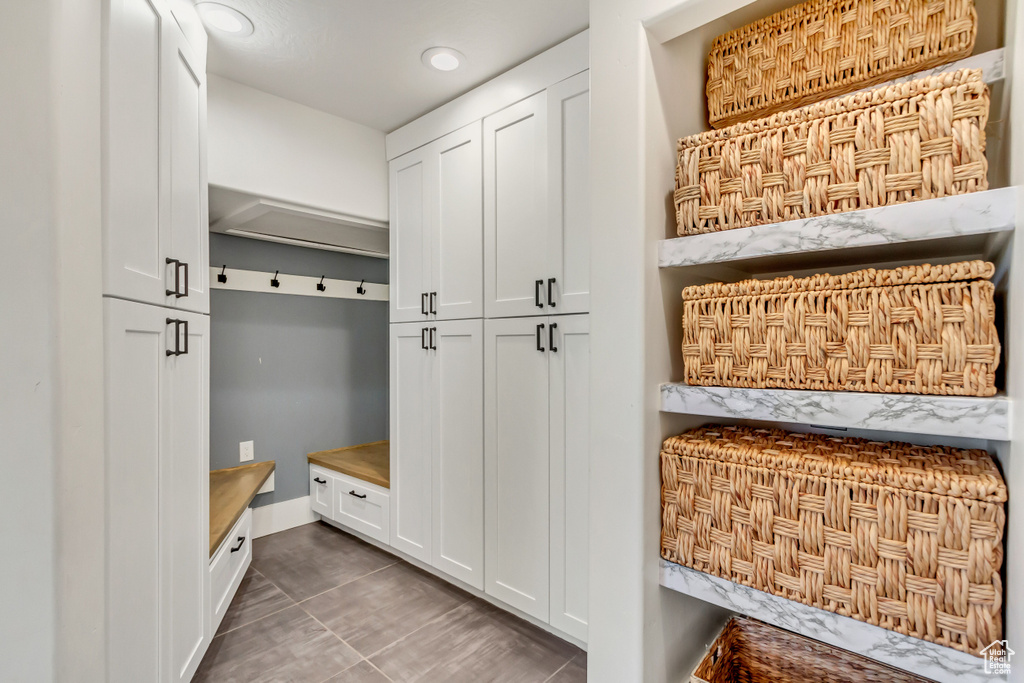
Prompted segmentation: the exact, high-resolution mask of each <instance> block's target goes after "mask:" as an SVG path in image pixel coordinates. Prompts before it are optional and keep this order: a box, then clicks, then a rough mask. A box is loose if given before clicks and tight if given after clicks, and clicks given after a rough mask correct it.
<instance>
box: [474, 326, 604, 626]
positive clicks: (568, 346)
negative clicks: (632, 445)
mask: <svg viewBox="0 0 1024 683" xmlns="http://www.w3.org/2000/svg"><path fill="white" fill-rule="evenodd" d="M485 339H486V345H485V353H484V356H485V363H484V367H485V375H484V386H485V398H484V411H485V430H484V431H485V448H484V453H485V470H484V471H485V473H486V478H485V482H486V483H485V489H484V491H485V500H486V515H485V519H486V520H487V522H486V524H487V528H486V533H485V548H486V590H487V592H488V593H490V594H491V595H493V596H494V597H496V598H499V599H500V600H503V601H504V602H506V603H508V604H510V605H512V606H513V607H517V608H519V609H521V610H523V611H524V612H526V613H527V614H530V615H531V616H534V617H536V618H538V619H543V620H544V621H547V622H548V623H550V624H551V625H552V626H555V627H556V628H559V629H561V630H563V631H565V632H566V633H569V634H571V635H574V636H576V637H578V638H580V639H581V640H585V639H586V618H587V617H586V615H587V569H588V566H587V563H588V561H589V559H588V553H589V548H588V542H587V537H588V533H589V529H588V525H587V517H588V499H589V497H588V493H587V483H588V482H587V478H588V472H589V464H588V448H589V445H588V444H589V439H588V436H587V435H588V429H589V422H588V421H589V400H590V395H589V372H590V351H589V331H588V318H587V316H585V315H580V316H557V317H556V316H539V317H532V318H516V319H506V320H488V321H487V324H486V330H485Z"/></svg>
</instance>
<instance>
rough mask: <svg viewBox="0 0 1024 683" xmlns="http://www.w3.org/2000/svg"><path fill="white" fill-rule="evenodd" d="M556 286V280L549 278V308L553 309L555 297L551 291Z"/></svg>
mask: <svg viewBox="0 0 1024 683" xmlns="http://www.w3.org/2000/svg"><path fill="white" fill-rule="evenodd" d="M554 285H555V278H553V277H550V278H548V306H550V307H551V308H554V307H555V297H554V296H553V295H552V293H551V289H552V287H554Z"/></svg>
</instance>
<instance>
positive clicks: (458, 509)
mask: <svg viewBox="0 0 1024 683" xmlns="http://www.w3.org/2000/svg"><path fill="white" fill-rule="evenodd" d="M482 394H483V321H481V320H450V321H439V322H436V323H431V324H429V325H426V324H424V325H417V324H409V323H404V324H398V325H392V326H391V545H392V547H394V548H396V549H397V550H401V551H402V552H405V553H408V554H410V555H412V556H413V557H415V558H417V559H419V560H422V561H424V562H427V563H428V564H431V565H432V566H434V567H436V568H438V569H440V570H441V571H444V572H445V573H447V574H449V575H451V576H453V577H455V578H457V579H460V580H462V581H465V582H466V583H468V584H470V585H472V586H476V587H478V588H481V587H482V586H483V521H482V518H483V401H482Z"/></svg>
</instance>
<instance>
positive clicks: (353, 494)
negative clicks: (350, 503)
mask: <svg viewBox="0 0 1024 683" xmlns="http://www.w3.org/2000/svg"><path fill="white" fill-rule="evenodd" d="M348 495H350V496H355V497H356V498H366V494H365V493H356V492H355V490H354V489H353V490H352V491H349V492H348Z"/></svg>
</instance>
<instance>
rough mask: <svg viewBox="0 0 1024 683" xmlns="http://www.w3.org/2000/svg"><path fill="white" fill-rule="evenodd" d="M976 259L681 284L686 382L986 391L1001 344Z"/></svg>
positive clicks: (989, 290)
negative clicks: (770, 277)
mask: <svg viewBox="0 0 1024 683" xmlns="http://www.w3.org/2000/svg"><path fill="white" fill-rule="evenodd" d="M994 271H995V267H994V266H993V265H992V264H991V263H986V262H984V261H966V262H961V263H953V264H949V265H941V266H932V265H928V264H925V265H921V266H904V267H902V268H896V269H893V270H875V269H868V270H860V271H856V272H853V273H848V274H846V275H835V276H833V275H828V274H823V275H815V276H813V277H808V278H801V279H795V278H793V277H785V278H778V279H775V280H745V281H743V282H737V283H735V284H728V283H723V282H718V283H713V284H707V285H697V286H693V287H687V288H685V289H684V290H683V344H682V351H683V370H684V379H685V381H686V383H687V384H693V385H704V386H729V387H750V388H775V389H816V390H826V391H871V392H886V393H911V394H944V395H961V396H992V395H994V394H995V393H996V386H995V371H996V367H997V366H998V364H999V354H1000V345H999V337H998V333H997V331H996V326H995V303H994V300H993V294H994V286H993V284H992V282H991V281H990V280H989V278H991V277H992V275H993V273H994Z"/></svg>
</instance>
